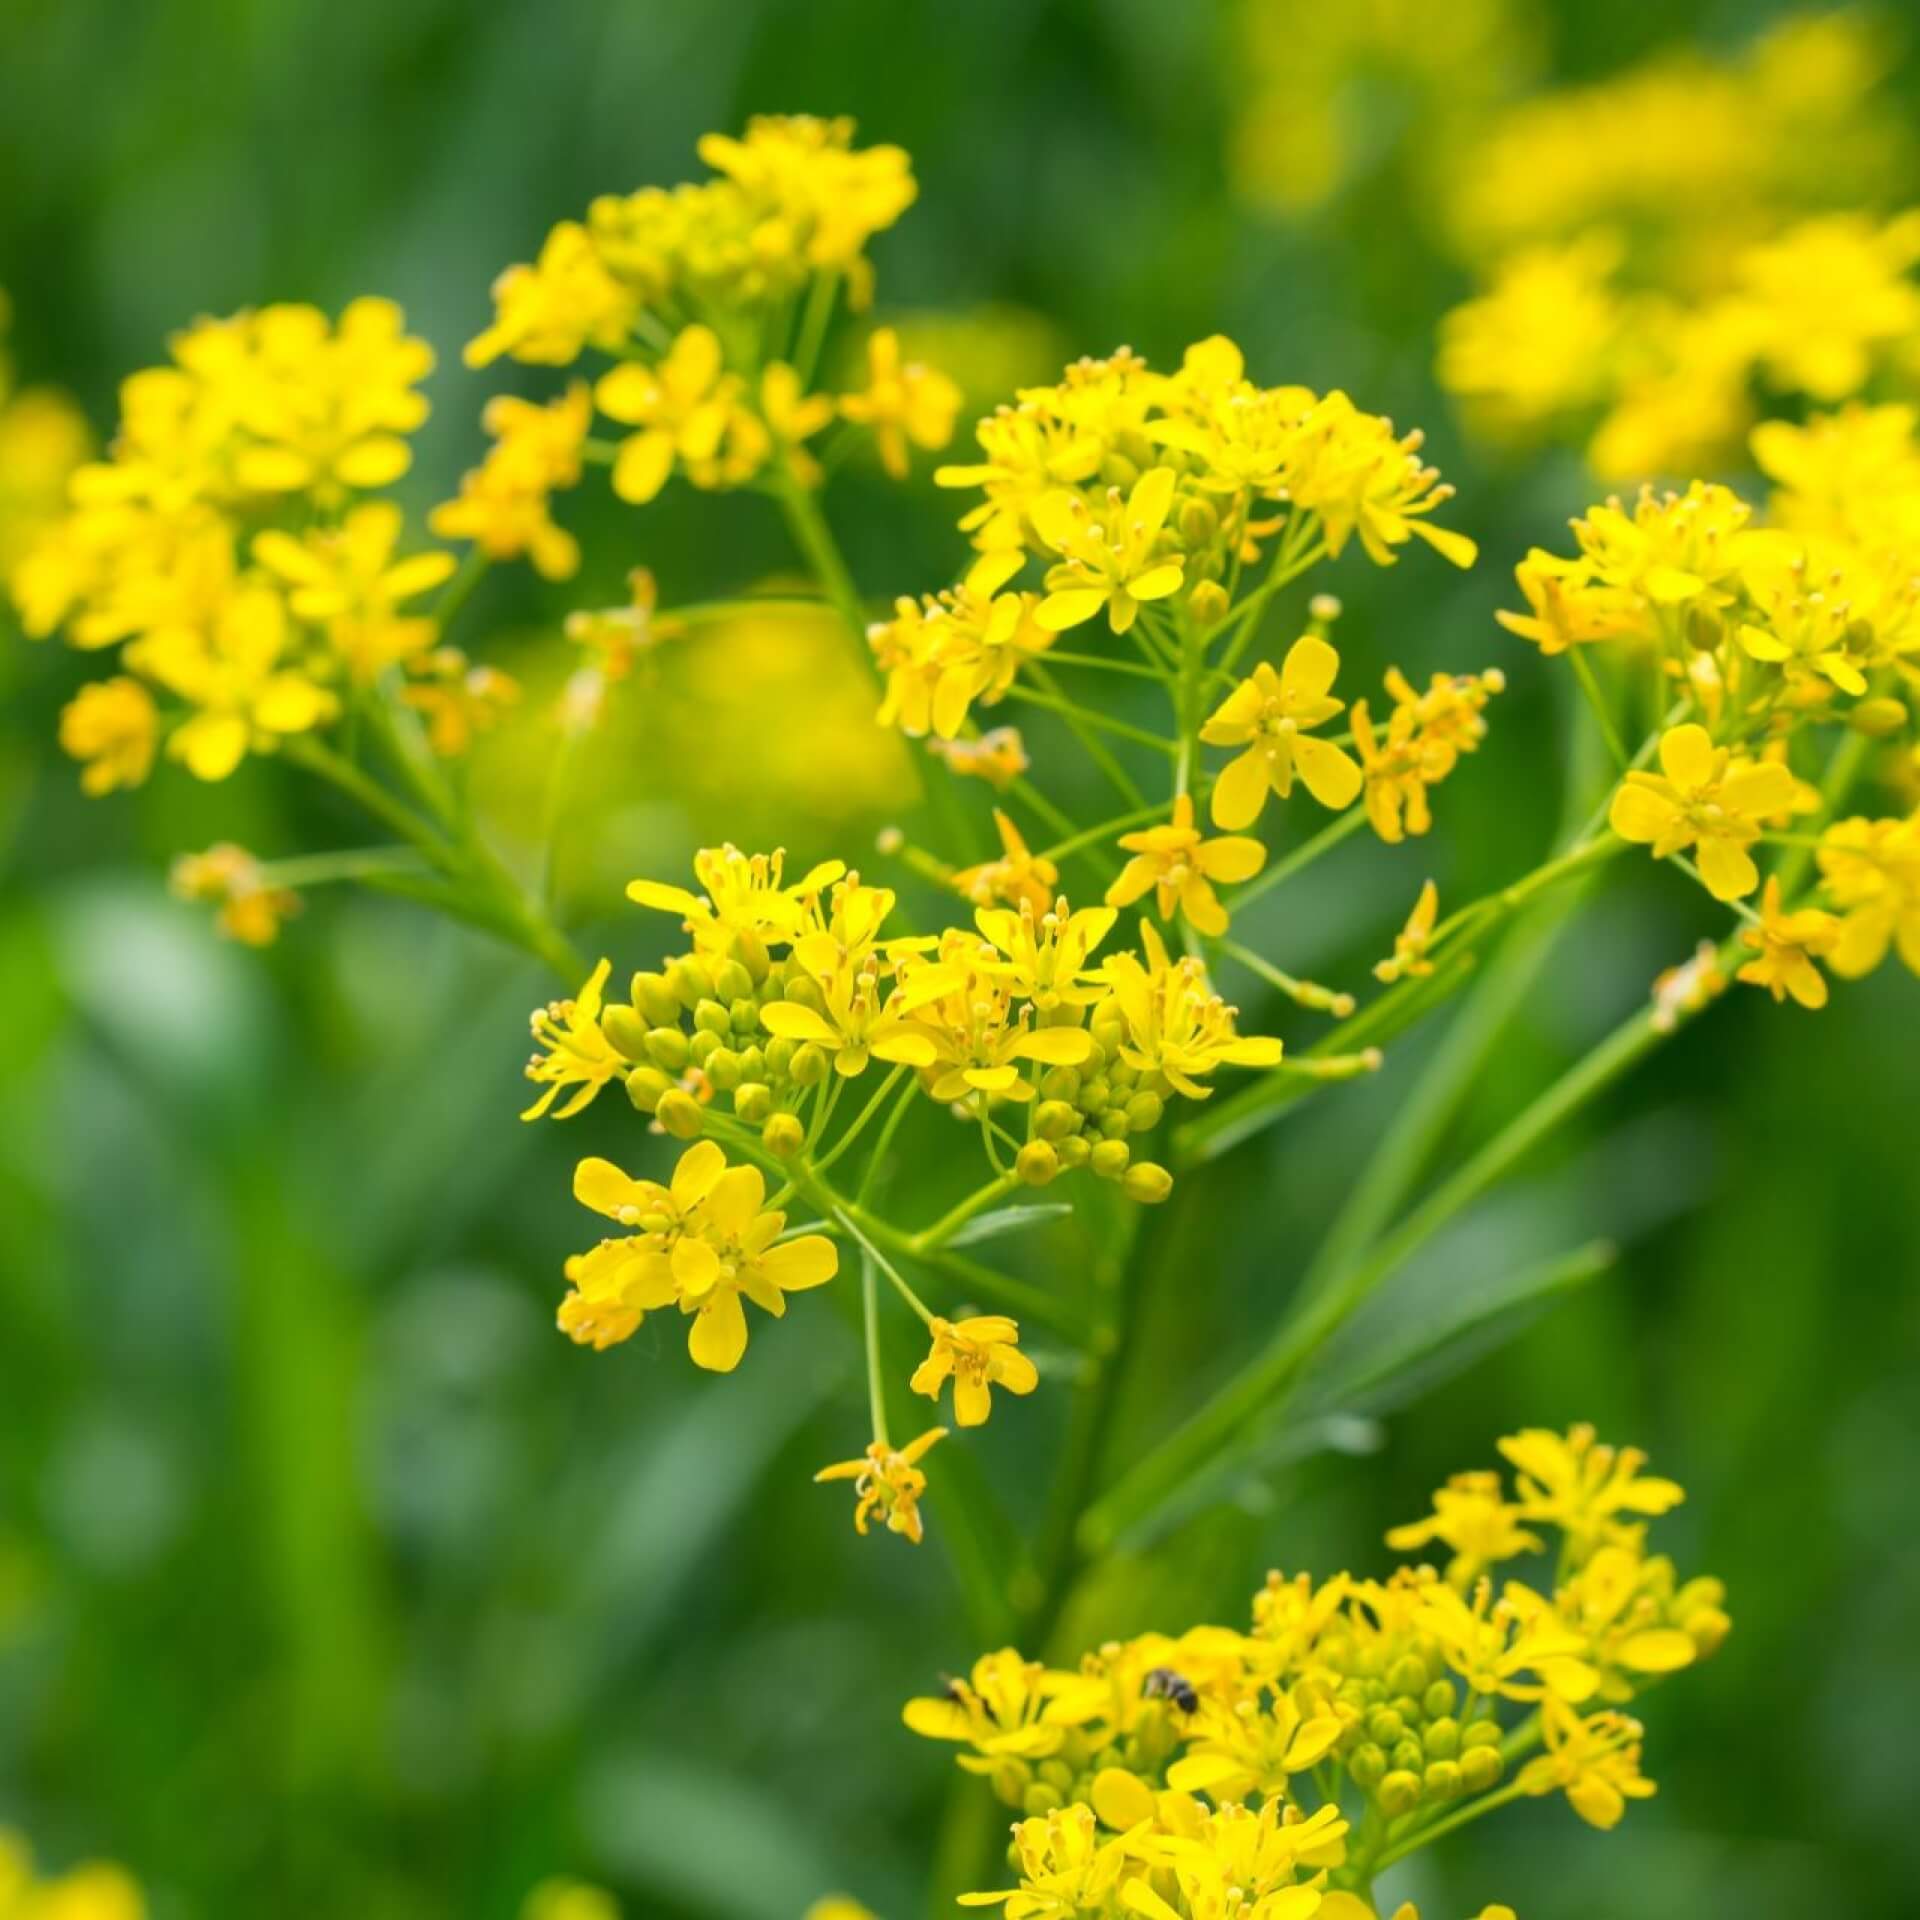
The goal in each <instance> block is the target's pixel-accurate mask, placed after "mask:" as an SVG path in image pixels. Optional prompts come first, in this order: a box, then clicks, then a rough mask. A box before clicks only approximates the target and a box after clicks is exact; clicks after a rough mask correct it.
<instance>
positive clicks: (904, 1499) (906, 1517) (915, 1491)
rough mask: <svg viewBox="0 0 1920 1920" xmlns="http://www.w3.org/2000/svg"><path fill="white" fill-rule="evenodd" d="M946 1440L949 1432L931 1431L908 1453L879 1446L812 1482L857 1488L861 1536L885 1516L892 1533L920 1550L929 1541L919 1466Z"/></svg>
mask: <svg viewBox="0 0 1920 1920" xmlns="http://www.w3.org/2000/svg"><path fill="white" fill-rule="evenodd" d="M946 1437H947V1430H946V1428H945V1427H929V1428H928V1429H927V1431H926V1432H925V1433H923V1434H921V1435H920V1436H919V1438H918V1439H915V1440H909V1441H908V1442H907V1444H906V1445H905V1446H904V1447H898V1448H895V1447H890V1446H888V1445H886V1443H885V1442H884V1441H880V1440H876V1441H874V1443H873V1444H872V1445H871V1446H870V1447H868V1449H867V1450H866V1452H865V1453H863V1454H862V1455H861V1456H860V1458H859V1459H857V1460H838V1461H836V1462H835V1463H834V1464H833V1465H832V1466H830V1467H822V1468H821V1469H820V1471H819V1472H818V1473H816V1474H815V1475H814V1476H813V1477H814V1479H815V1480H816V1481H822V1480H851V1481H852V1482H853V1492H854V1509H853V1525H854V1530H855V1531H856V1532H857V1533H863V1534H864V1533H865V1532H866V1530H867V1526H868V1523H869V1522H870V1521H871V1520H872V1518H873V1516H874V1515H875V1514H876V1513H878V1514H881V1515H884V1517H885V1522H886V1528H887V1531H888V1532H889V1533H899V1534H904V1535H905V1536H906V1537H907V1538H908V1539H909V1540H911V1541H912V1542H913V1543H914V1545H915V1546H918V1545H919V1544H920V1542H921V1540H922V1539H924V1538H925V1537H926V1522H925V1521H924V1520H923V1519H922V1518H921V1517H920V1496H921V1495H922V1494H924V1493H925V1492H926V1490H927V1476H926V1475H925V1474H924V1473H922V1472H921V1471H920V1462H921V1461H922V1460H923V1459H925V1458H926V1455H927V1453H928V1451H929V1449H930V1448H932V1447H933V1446H934V1445H935V1443H936V1442H938V1441H941V1440H944V1439H945V1438H946Z"/></svg>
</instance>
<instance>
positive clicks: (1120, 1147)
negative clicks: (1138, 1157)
mask: <svg viewBox="0 0 1920 1920" xmlns="http://www.w3.org/2000/svg"><path fill="white" fill-rule="evenodd" d="M1132 1158H1133V1155H1132V1154H1131V1153H1129V1152H1128V1150H1127V1143H1126V1142H1125V1141H1124V1140H1102V1141H1101V1142H1100V1144H1099V1145H1098V1146H1097V1147H1095V1148H1094V1150H1093V1151H1092V1152H1091V1153H1090V1154H1089V1155H1088V1156H1087V1165H1088V1166H1090V1167H1091V1168H1092V1169H1093V1170H1094V1172H1095V1173H1097V1174H1098V1175H1099V1176H1100V1178H1101V1179H1102V1180H1118V1179H1119V1178H1120V1176H1121V1175H1122V1174H1123V1173H1125V1172H1126V1170H1127V1162H1128V1161H1129V1160H1131V1159H1132Z"/></svg>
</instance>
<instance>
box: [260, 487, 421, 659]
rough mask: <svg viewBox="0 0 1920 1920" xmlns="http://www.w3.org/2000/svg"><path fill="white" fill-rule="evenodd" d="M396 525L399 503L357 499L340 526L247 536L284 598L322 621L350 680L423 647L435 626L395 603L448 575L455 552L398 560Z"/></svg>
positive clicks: (297, 610) (308, 616) (411, 597)
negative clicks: (300, 535)
mask: <svg viewBox="0 0 1920 1920" xmlns="http://www.w3.org/2000/svg"><path fill="white" fill-rule="evenodd" d="M400 533H401V515H400V509H399V508H398V507H396V506H394V505H393V504H392V503H391V502H390V501H385V500H379V501H370V502H369V503H368V504H367V505H365V506H361V507H355V508H354V509H353V511H352V512H351V513H349V514H348V515H347V517H346V519H345V520H344V521H343V522H342V523H341V525H340V527H339V528H338V530H331V529H322V530H316V531H314V532H312V533H309V534H308V535H307V536H306V538H305V539H304V540H297V539H295V538H294V537H293V535H292V534H288V533H281V532H278V531H269V532H266V533H263V534H261V535H259V536H258V538H256V539H255V541H254V543H253V555H254V558H255V559H256V560H258V561H259V562H260V564H261V565H262V566H263V567H265V568H266V569H267V571H268V572H269V573H272V574H274V575H276V576H277V577H278V578H279V579H280V580H282V581H283V582H285V584H286V587H287V604H288V606H289V607H290V608H291V609H292V611H293V612H294V613H295V614H296V615H298V616H299V618H300V619H302V620H306V621H310V622H312V623H313V624H314V625H316V626H319V627H323V628H324V629H325V631H326V635H327V640H328V643H329V644H330V645H331V647H332V648H333V650H334V651H335V653H337V654H338V655H339V657H340V659H341V660H342V661H343V662H344V663H345V664H346V667H347V669H348V671H349V672H350V673H351V674H352V676H353V677H354V678H355V679H356V680H360V681H367V680H371V679H373V678H374V677H375V676H377V675H378V674H379V673H380V672H381V670H382V669H383V668H386V667H389V666H391V665H393V664H394V663H395V662H396V661H402V660H407V659H410V658H411V657H412V656H413V655H415V654H419V653H424V652H425V651H426V650H427V649H428V648H429V647H431V646H432V645H433V642H434V638H435V636H436V634H437V632H438V628H437V627H436V625H435V623H434V622H433V621H432V620H431V619H430V618H428V617H426V616H424V615H420V614H412V615H409V614H403V613H402V612H401V611H400V609H401V607H402V606H403V605H404V604H405V603H406V602H407V601H409V600H415V599H418V598H419V596H420V595H421V594H423V593H428V592H431V591H432V590H433V588H435V587H437V586H440V585H442V584H443V583H444V582H445V581H446V580H448V579H449V578H450V577H451V576H452V574H453V569H454V560H453V555H452V554H450V553H417V554H414V555H412V556H411V557H410V558H408V559H405V560H396V559H395V558H394V549H395V548H396V547H397V546H398V545H399V542H400Z"/></svg>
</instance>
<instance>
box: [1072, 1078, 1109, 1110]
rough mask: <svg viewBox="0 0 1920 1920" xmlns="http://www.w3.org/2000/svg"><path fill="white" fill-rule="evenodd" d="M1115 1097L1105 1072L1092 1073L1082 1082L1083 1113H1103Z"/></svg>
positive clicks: (1080, 1102) (1081, 1104) (1081, 1100)
mask: <svg viewBox="0 0 1920 1920" xmlns="http://www.w3.org/2000/svg"><path fill="white" fill-rule="evenodd" d="M1112 1098H1113V1088H1112V1086H1111V1084H1110V1083H1109V1082H1108V1080H1107V1076H1106V1075H1105V1074H1104V1073H1096V1074H1091V1075H1089V1076H1088V1078H1086V1079H1085V1080H1082V1081H1081V1082H1080V1099H1079V1107H1080V1111H1081V1112H1082V1113H1101V1112H1103V1111H1105V1108H1106V1105H1107V1102H1108V1101H1109V1100H1111V1099H1112Z"/></svg>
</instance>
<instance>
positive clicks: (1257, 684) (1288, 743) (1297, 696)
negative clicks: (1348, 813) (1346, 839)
mask: <svg viewBox="0 0 1920 1920" xmlns="http://www.w3.org/2000/svg"><path fill="white" fill-rule="evenodd" d="M1339 670H1340V656H1339V654H1338V653H1336V652H1335V651H1334V649H1333V648H1332V647H1331V646H1329V645H1328V644H1327V642H1326V641H1324V640H1322V639H1320V638H1319V637H1318V636H1317V635H1314V634H1307V635H1304V636H1303V637H1302V638H1300V639H1298V640H1296V641H1295V642H1294V643H1293V645H1292V646H1291V647H1289V648H1288V649H1287V657H1286V659H1285V661H1284V662H1283V663H1282V664H1281V668H1280V671H1279V672H1278V673H1275V672H1274V670H1273V668H1272V667H1271V666H1269V665H1268V664H1267V662H1266V661H1264V660H1263V661H1261V663H1260V664H1259V665H1258V666H1257V667H1255V668H1254V670H1253V674H1252V677H1251V678H1249V679H1246V680H1242V681H1241V682H1240V684H1239V685H1238V686H1237V687H1235V688H1234V690H1233V691H1232V692H1231V693H1230V694H1228V695H1227V697H1226V699H1225V700H1224V701H1222V702H1221V704H1220V705H1219V707H1217V708H1216V709H1215V710H1214V713H1213V716H1212V717H1211V718H1210V719H1209V720H1208V721H1207V723H1206V724H1205V725H1204V726H1203V727H1202V728H1201V729H1200V738H1201V739H1202V740H1204V741H1206V742H1207V744H1208V745H1209V746H1215V747H1242V748H1244V749H1245V751H1244V752H1242V753H1241V754H1240V756H1239V757H1238V758H1237V759H1235V760H1232V761H1230V762H1229V763H1228V764H1227V765H1226V766H1225V767H1224V768H1223V769H1222V770H1221V773H1220V777H1219V779H1218V780H1216V781H1215V782H1214V788H1213V804H1212V813H1213V824H1214V825H1215V826H1216V827H1225V828H1226V829H1227V830H1228V831H1229V832H1238V831H1239V829H1240V828H1242V827H1250V826H1252V825H1253V823H1254V822H1255V821H1256V820H1257V819H1259V817H1260V813H1261V809H1262V808H1263V807H1265V805H1266V803H1267V794H1268V792H1269V790H1271V791H1272V792H1274V793H1277V794H1278V795H1279V796H1280V797H1281V798H1282V799H1283V800H1284V799H1285V798H1286V797H1287V796H1288V795H1289V794H1290V793H1292V791H1293V776H1294V773H1295V771H1296V769H1297V770H1298V772H1299V775H1300V778H1301V780H1302V781H1303V782H1304V783H1305V786H1306V789H1307V791H1308V792H1309V793H1310V794H1312V795H1313V797H1314V798H1315V799H1316V800H1318V801H1319V802H1320V804H1321V805H1322V806H1323V807H1332V808H1334V809H1336V810H1337V809H1339V808H1342V807H1346V806H1350V805H1351V804H1352V802H1353V800H1354V799H1355V797H1356V796H1357V795H1358V794H1359V792H1360V781H1361V775H1360V769H1359V767H1358V766H1356V765H1355V764H1354V761H1353V758H1352V756H1351V755H1350V754H1348V753H1347V752H1345V751H1344V750H1343V749H1342V748H1340V747H1337V746H1334V745H1332V744H1331V743H1330V742H1328V741H1325V740H1317V739H1315V738H1314V737H1313V734H1312V731H1311V729H1313V728H1315V727H1317V726H1320V725H1321V724H1322V723H1323V722H1325V721H1328V720H1331V719H1332V718H1333V716H1334V715H1335V714H1337V713H1339V712H1340V711H1341V710H1342V709H1343V708H1344V707H1345V705H1346V702H1345V701H1344V700H1336V699H1334V698H1333V696H1332V694H1331V692H1330V691H1329V689H1330V688H1331V687H1332V686H1333V681H1334V676H1335V674H1337V673H1338V672H1339Z"/></svg>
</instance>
